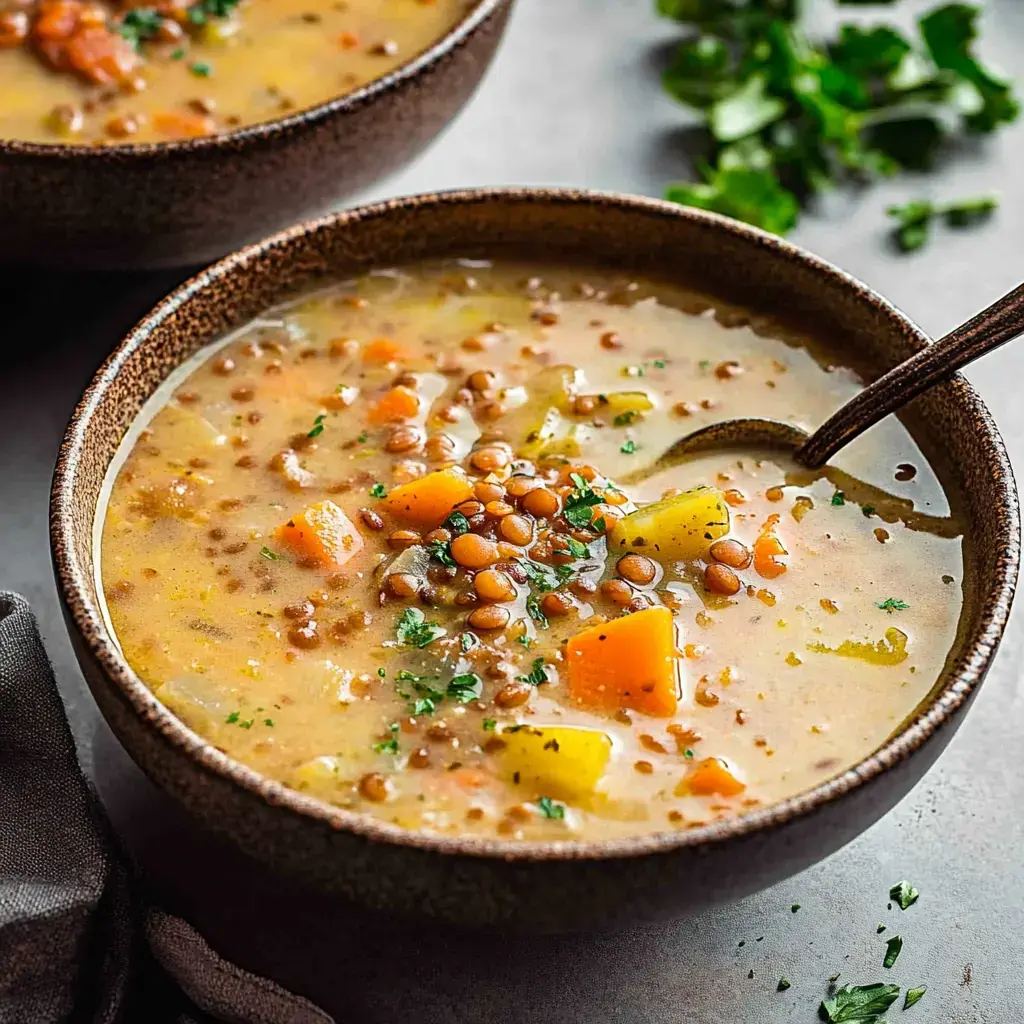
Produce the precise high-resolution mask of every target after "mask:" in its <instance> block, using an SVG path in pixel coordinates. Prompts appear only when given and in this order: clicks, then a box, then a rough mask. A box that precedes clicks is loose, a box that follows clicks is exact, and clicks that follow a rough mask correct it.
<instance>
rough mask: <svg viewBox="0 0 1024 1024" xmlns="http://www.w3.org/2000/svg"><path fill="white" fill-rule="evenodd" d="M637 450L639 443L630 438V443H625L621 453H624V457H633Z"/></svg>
mask: <svg viewBox="0 0 1024 1024" xmlns="http://www.w3.org/2000/svg"><path fill="white" fill-rule="evenodd" d="M636 449H637V443H636V441H634V440H633V439H632V438H630V439H629V440H628V441H623V442H622V444H621V445H620V446H619V451H620V452H622V454H623V455H632V454H633V452H635V451H636Z"/></svg>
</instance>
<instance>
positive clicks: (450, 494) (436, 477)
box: [385, 469, 473, 529]
mask: <svg viewBox="0 0 1024 1024" xmlns="http://www.w3.org/2000/svg"><path fill="white" fill-rule="evenodd" d="M472 497H473V488H472V487H471V486H470V483H469V481H468V480H467V479H466V477H465V476H464V475H463V473H462V472H461V471H460V470H458V469H439V470H437V471H436V472H434V473H428V474H427V475H426V476H421V477H420V478H419V479H418V480H412V481H411V482H410V483H407V484H401V485H400V486H399V487H393V488H392V489H391V490H390V491H389V492H388V496H387V498H386V499H385V504H386V506H387V509H388V511H389V512H391V513H392V514H393V515H395V516H397V517H398V518H399V519H404V520H405V521H406V522H410V523H414V524H415V525H416V526H420V527H424V528H426V529H433V528H434V527H435V526H440V525H441V523H443V522H444V520H445V519H446V518H447V516H448V513H449V512H451V510H452V509H453V508H454V507H455V506H456V505H458V504H459V503H460V502H463V501H466V500H467V499H469V498H472Z"/></svg>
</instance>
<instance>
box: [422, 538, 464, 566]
mask: <svg viewBox="0 0 1024 1024" xmlns="http://www.w3.org/2000/svg"><path fill="white" fill-rule="evenodd" d="M427 551H429V552H430V557H431V558H436V559H437V560H438V561H439V562H440V563H441V564H442V565H447V566H455V567H458V564H459V563H458V562H456V561H455V559H454V558H452V546H451V544H450V543H449V542H448V541H446V540H432V541H430V543H429V544H427Z"/></svg>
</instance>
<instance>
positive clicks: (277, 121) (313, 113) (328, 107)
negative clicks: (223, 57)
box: [0, 0, 515, 160]
mask: <svg viewBox="0 0 1024 1024" xmlns="http://www.w3.org/2000/svg"><path fill="white" fill-rule="evenodd" d="M514 2H515V0H475V2H474V3H473V5H472V6H471V7H470V8H469V9H468V10H467V11H466V13H465V14H464V15H463V16H462V17H461V18H460V19H459V20H458V22H456V23H455V25H453V26H452V27H451V28H450V29H449V30H448V31H447V32H445V34H444V35H443V36H441V37H440V38H439V39H437V40H435V41H434V42H433V43H431V44H430V45H429V46H428V47H427V48H426V49H424V50H420V51H419V52H418V53H417V54H416V55H415V56H413V57H411V58H410V59H409V60H407V61H405V63H403V64H399V65H398V67H397V68H393V69H392V70H391V71H388V72H387V73H386V74H383V75H380V76H379V77H378V78H374V79H371V80H370V81H369V82H367V83H366V84H365V85H361V86H360V87H359V88H358V89H354V90H353V91H352V92H347V93H344V94H342V95H340V96H334V97H333V98H331V99H329V100H324V101H323V102H322V103H317V104H315V105H314V106H311V107H303V108H302V109H301V110H296V111H293V112H292V113H290V114H288V115H286V116H285V117H275V118H273V119H272V120H269V121H258V122H257V123H256V124H250V125H241V126H240V127H238V128H232V129H231V130H230V131H226V132H217V133H215V134H213V135H200V136H197V137H196V138H191V139H168V140H167V141H165V142H114V143H110V144H109V145H102V146H89V145H75V144H73V143H67V142H28V141H26V140H23V139H5V138H0V156H3V155H4V154H16V155H18V156H30V157H31V156H35V157H58V158H62V159H72V158H79V159H86V160H104V159H111V158H115V159H120V160H124V159H131V158H133V157H144V156H154V155H163V154H167V155H168V156H173V155H175V154H178V153H194V152H197V151H199V150H206V149H211V148H216V147H219V146H225V145H226V146H231V145H234V144H242V143H247V142H254V141H258V140H261V139H266V138H271V137H273V136H275V135H278V134H281V133H285V132H288V131H290V130H291V129H293V128H299V127H303V126H306V125H313V124H317V123H319V122H320V121H323V120H325V119H326V118H328V117H331V116H332V115H334V114H339V113H343V112H344V111H346V110H350V109H353V108H355V107H359V106H362V105H363V104H365V103H370V102H372V101H373V100H375V99H376V98H377V97H378V96H379V95H380V94H381V93H383V92H386V91H388V90H389V89H393V88H396V87H397V86H400V85H402V84H404V83H405V82H407V81H409V80H410V79H412V78H415V77H416V76H417V75H418V74H419V73H420V72H421V71H423V70H424V69H425V68H427V67H429V66H430V65H431V64H433V63H434V62H435V61H437V60H439V59H440V58H441V57H443V56H445V54H447V53H448V52H450V51H451V50H454V49H456V48H457V47H459V46H461V45H462V44H463V43H464V42H465V41H466V39H467V38H468V37H469V36H470V35H472V34H473V32H474V31H475V30H476V29H477V28H478V27H479V26H480V25H481V24H483V22H485V21H486V20H487V19H488V18H489V17H490V16H491V15H492V14H494V13H495V11H497V9H498V8H499V7H501V6H502V5H503V4H508V5H510V6H511V5H512V4H513V3H514Z"/></svg>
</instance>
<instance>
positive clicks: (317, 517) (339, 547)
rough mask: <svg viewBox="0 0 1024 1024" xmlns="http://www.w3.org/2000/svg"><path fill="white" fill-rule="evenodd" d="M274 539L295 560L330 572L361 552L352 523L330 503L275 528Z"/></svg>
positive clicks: (359, 539)
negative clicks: (316, 565) (319, 566)
mask: <svg viewBox="0 0 1024 1024" xmlns="http://www.w3.org/2000/svg"><path fill="white" fill-rule="evenodd" d="M274 537H275V539H276V540H278V541H279V542H280V543H281V544H283V545H284V546H285V547H287V548H288V549H289V550H290V551H292V552H294V553H295V554H296V555H298V556H299V557H301V558H308V559H310V560H311V561H313V562H315V563H317V564H318V565H321V566H324V567H325V568H330V569H340V568H341V567H342V566H343V565H344V564H345V563H346V562H347V561H348V560H349V559H350V558H352V557H353V556H354V555H357V554H358V553H359V552H360V551H361V550H362V548H363V538H362V536H361V535H360V533H359V531H358V530H357V529H356V528H355V525H354V524H353V522H352V520H351V519H349V517H348V516H347V515H345V513H344V512H342V510H341V509H340V508H338V506H337V505H335V504H334V502H333V501H321V502H318V503H317V504H315V505H310V506H309V507H308V508H305V509H303V511H302V512H300V513H299V514H298V515H295V516H292V517H291V519H289V520H288V522H286V523H283V524H282V525H281V526H279V527H278V528H277V529H276V530H275V531H274Z"/></svg>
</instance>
